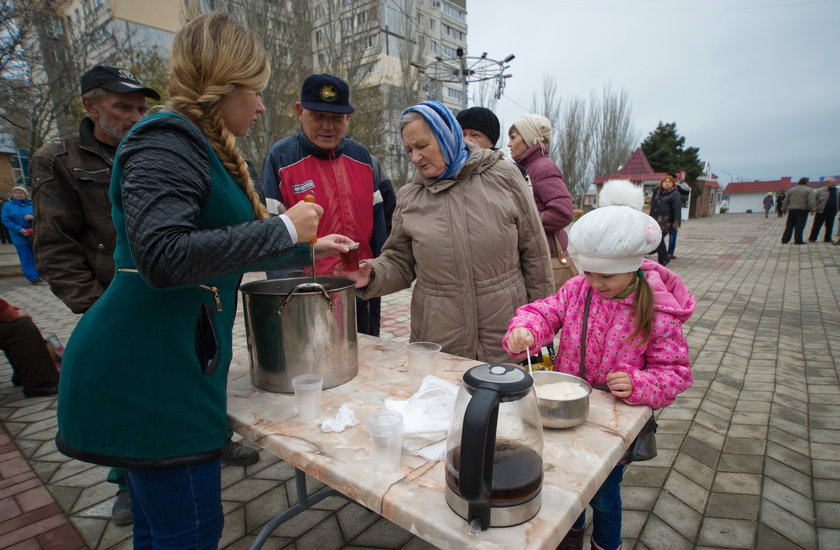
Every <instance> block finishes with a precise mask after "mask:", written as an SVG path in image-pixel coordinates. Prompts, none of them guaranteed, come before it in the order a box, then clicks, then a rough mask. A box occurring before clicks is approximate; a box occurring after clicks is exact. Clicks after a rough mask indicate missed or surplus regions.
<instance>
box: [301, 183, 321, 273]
mask: <svg viewBox="0 0 840 550" xmlns="http://www.w3.org/2000/svg"><path fill="white" fill-rule="evenodd" d="M303 200H304V201H306V202H311V203H312V204H315V195H306V196H305V197H304V198H303ZM317 242H318V235H315V236H314V237H312V240H310V241H309V245H310V246H309V255H310V256H311V257H312V282H313V283H316V282H317V281H316V280H315V243H317Z"/></svg>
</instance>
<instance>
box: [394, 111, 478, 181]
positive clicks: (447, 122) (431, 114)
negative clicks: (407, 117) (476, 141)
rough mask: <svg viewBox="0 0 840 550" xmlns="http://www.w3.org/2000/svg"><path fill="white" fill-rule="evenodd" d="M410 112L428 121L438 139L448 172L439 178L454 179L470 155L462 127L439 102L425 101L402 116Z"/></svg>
mask: <svg viewBox="0 0 840 550" xmlns="http://www.w3.org/2000/svg"><path fill="white" fill-rule="evenodd" d="M409 111H416V112H418V113H420V115H421V116H422V117H423V118H424V119H425V120H426V122H427V123H428V124H429V126H430V127H431V129H432V133H434V135H435V139H437V142H438V145H439V146H440V150H441V152H442V153H443V160H444V161H445V162H446V170H444V171H443V173H442V174H441V175H439V176H438V177H437V179H439V180H445V179H449V178H452V177H453V176H455V175H456V174H458V172H460V171H461V168H463V166H464V164H466V163H467V159H469V158H470V153H469V151H467V145H466V143H464V133H463V131H462V130H461V125H460V124H458V121H457V120H455V117H454V116H452V113H451V112H449V109H448V108H447V107H446V105H444V104H443V103H441V102H439V101H423V102H422V103H418V104H417V105H414V106H413V107H409V108H408V109H406V110H404V111H403V112H402V114H406V113H407V112H409Z"/></svg>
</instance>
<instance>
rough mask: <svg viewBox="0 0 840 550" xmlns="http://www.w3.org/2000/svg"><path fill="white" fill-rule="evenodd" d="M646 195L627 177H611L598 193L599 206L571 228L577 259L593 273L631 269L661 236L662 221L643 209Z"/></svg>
mask: <svg viewBox="0 0 840 550" xmlns="http://www.w3.org/2000/svg"><path fill="white" fill-rule="evenodd" d="M644 201H645V195H644V190H643V189H642V187H641V186H640V185H634V184H633V183H632V182H630V181H628V180H609V181H607V182H606V183H604V185H603V187H602V188H601V194H600V196H599V203H600V208H596V209H595V210H593V211H591V212H588V213H587V214H584V215H583V216H581V217H580V219H578V221H576V222H575V224H574V225H573V226H572V229H571V231H569V243H570V244H571V245H572V246H573V247H574V248H575V250H576V251H577V261H578V264H580V267H581V268H583V270H584V271H588V272H590V273H603V274H613V273H630V272H631V271H636V270H638V269H639V268H640V267H641V265H642V260H644V258H645V254H647V253H649V252H651V251H652V250H655V249H656V247H657V246H658V245H659V242H660V241H661V240H662V230H661V229H659V224H658V223H657V222H656V220H654V219H653V218H651V217H650V216H648V215H647V214H645V213H644V212H642V207H643V206H644Z"/></svg>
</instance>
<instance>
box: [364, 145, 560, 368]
mask: <svg viewBox="0 0 840 550" xmlns="http://www.w3.org/2000/svg"><path fill="white" fill-rule="evenodd" d="M468 147H469V151H470V158H469V160H468V161H467V163H466V164H465V165H464V167H463V168H462V169H461V171H460V172H459V173H458V176H457V177H456V179H454V180H436V179H428V178H425V177H423V176H422V174H420V173H419V172H418V173H417V174H416V175H415V177H414V180H413V181H412V182H411V183H409V184H407V185H405V186H404V187H403V188H402V189H400V190H399V192H398V194H397V208H396V210H395V211H394V217H393V226H392V229H391V236H390V237H389V238H388V240H387V241H386V242H385V246H384V248H383V249H382V255H381V256H380V257H378V258H376V259H375V260H373V272H372V275H373V278H372V280H371V282H370V284H369V285H368V287H367V288H366V289H365V290H364V292H363V296H364V297H365V298H370V297H373V296H382V295H385V294H390V293H392V292H396V291H398V290H402V289H404V288H408V287H409V286H410V285H411V282H412V281H414V280H415V279H416V281H417V283H416V286H415V288H414V293H413V295H412V297H411V341H412V342H415V341H417V342H420V341H426V342H437V343H438V344H440V345H441V346H442V347H443V351H444V352H446V353H451V354H453V355H458V356H461V357H468V358H471V359H477V360H480V361H488V362H493V361H495V362H510V361H512V359H511V358H510V357H509V356H508V355H507V354H506V353H505V352H504V350H503V349H502V337H503V336H504V334H505V330H506V329H507V326H508V322H509V321H510V319H511V318H512V317H513V315H514V312H515V311H516V308H517V307H519V306H521V305H523V304H525V303H528V302H532V301H534V300H537V299H540V298H544V297H546V296H548V295H550V294H552V293H553V292H554V286H553V285H554V281H553V278H552V273H551V269H550V261H549V256H548V247H547V244H546V240H545V235H544V234H543V231H542V225H541V223H540V219H539V215H538V214H537V210H536V207H535V206H534V199H533V197H532V196H531V192H530V191H529V190H528V187H527V184H526V183H525V180H524V179H523V178H522V175H521V173H520V172H519V170H518V169H517V168H516V166H514V165H513V164H512V163H510V162H506V161H505V160H503V159H502V154H501V152H499V151H490V150H484V149H480V148H478V147H476V146H474V145H472V144H469V145H468Z"/></svg>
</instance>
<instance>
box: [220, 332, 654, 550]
mask: <svg viewBox="0 0 840 550" xmlns="http://www.w3.org/2000/svg"><path fill="white" fill-rule="evenodd" d="M358 344H359V374H358V375H357V376H356V377H355V378H353V379H352V380H350V381H349V382H347V383H345V384H342V385H340V386H337V387H334V388H331V389H328V390H325V391H324V392H323V397H322V412H323V414H322V417H321V420H324V419H327V418H330V417H333V416H335V414H336V412H337V411H338V408H339V407H340V406H341V405H342V404H343V403H349V404H350V406H351V408H352V409H353V411H354V412H355V414H356V416H357V417H358V418H359V420H361V423H360V424H358V425H356V426H353V427H350V428H348V429H346V430H345V431H344V432H342V433H325V432H322V431H321V429H320V425H319V423H318V421H301V420H299V418H298V417H297V413H296V410H295V404H294V396H293V395H290V394H281V393H272V392H266V391H262V390H259V389H257V388H255V387H254V386H253V385H252V384H251V378H250V370H249V361H248V356H247V354H244V353H243V354H239V355H237V356H235V357H234V359H233V362H232V363H231V367H230V375H229V384H228V416H229V418H230V424H231V427H232V428H233V429H234V430H235V431H236V432H238V433H239V434H241V435H242V436H243V437H246V438H247V439H249V440H251V441H253V442H255V443H257V444H258V445H260V446H261V447H262V448H264V449H265V450H266V451H268V452H270V453H273V454H274V455H276V456H278V457H280V458H282V459H283V460H285V461H287V462H289V463H290V464H292V465H293V466H295V467H297V468H299V469H301V470H303V471H304V472H306V474H307V475H310V476H312V477H314V478H316V479H318V480H319V481H321V482H322V483H324V484H326V485H329V486H331V487H333V488H335V489H337V490H338V491H340V492H341V493H343V494H344V495H346V496H347V497H349V498H351V499H353V500H354V501H356V502H358V503H360V504H362V505H363V506H365V507H367V508H369V509H371V510H373V511H374V512H376V513H378V514H380V515H381V516H383V517H385V518H387V519H389V520H391V521H393V522H394V523H396V524H397V525H399V526H401V527H403V528H404V529H406V530H408V531H410V532H411V533H414V534H415V535H417V536H419V537H421V538H423V539H425V540H426V541H428V542H430V543H431V544H433V545H435V546H437V547H439V548H442V549H454V548H465V547H467V545H469V547H471V548H477V549H495V548H499V549H501V548H534V549H537V548H545V549H553V548H555V547H556V546H557V544H559V542H560V540H561V539H562V538H563V536H564V534H565V533H566V532H567V531H568V530H569V528H570V527H571V525H572V523H573V522H574V520H575V519H576V518H577V516H578V515H579V514H580V512H581V510H583V508H584V506H585V505H586V503H587V502H588V501H589V500H590V498H591V497H592V496H593V495H594V494H595V491H596V490H597V489H598V487H599V486H600V484H601V483H602V482H603V480H604V479H605V478H606V477H607V475H608V474H609V472H610V470H611V469H612V467H613V466H614V465H615V464H616V462H618V460H619V459H620V458H621V456H622V455H623V454H624V451H625V449H626V448H627V447H628V446H629V444H630V443H631V442H632V440H633V438H634V437H635V435H636V434H637V433H638V432H639V430H641V428H642V426H643V425H644V423H645V421H646V419H647V417H648V416H649V415H650V409H648V408H647V407H632V406H629V405H626V404H625V403H623V402H621V401H619V400H617V399H615V398H614V397H612V396H611V395H609V394H606V393H603V392H600V391H593V392H592V396H591V398H590V408H589V416H588V417H587V419H586V421H585V422H584V423H583V424H581V425H579V426H577V427H575V428H571V429H565V430H552V429H545V430H543V437H544V451H543V462H544V467H545V477H544V485H543V490H542V508H541V509H540V512H539V513H538V514H537V515H536V516H535V517H534V518H533V519H531V520H530V521H528V522H526V523H524V524H522V525H517V526H513V527H503V528H490V529H488V530H486V531H482V532H481V533H479V534H477V535H470V534H469V533H468V530H467V523H466V521H465V520H464V519H462V518H461V517H460V516H458V515H457V514H455V512H453V511H452V510H450V508H449V506H448V505H447V504H446V502H445V500H444V490H445V487H446V482H445V481H444V464H443V462H429V461H426V460H425V459H423V458H421V457H419V456H413V455H409V454H406V453H403V456H402V466H401V468H400V470H399V471H398V472H395V473H392V474H384V473H380V472H377V471H374V469H372V468H371V466H370V441H369V436H368V432H367V428H366V427H365V420H366V419H367V417H368V415H369V414H371V413H372V412H373V411H374V410H376V409H377V408H380V407H382V406H383V404H384V401H385V399H398V400H404V399H408V398H409V397H410V395H411V391H410V390H409V389H408V388H407V386H408V373H407V372H405V370H404V365H405V359H406V353H405V350H404V347H403V346H404V344H399V343H394V342H390V341H386V340H382V339H380V338H375V337H371V336H365V335H361V334H360V335H359V342H358ZM439 358H440V359H439V362H438V373H437V376H438V377H440V378H442V379H444V380H448V381H450V382H453V383H455V384H460V382H461V375H462V374H463V372H464V371H466V370H467V369H468V368H470V367H472V366H474V365H477V364H479V363H478V362H476V361H473V360H468V359H463V358H459V357H455V356H451V355H445V354H440V356H439ZM279 512H280V510H278V513H279Z"/></svg>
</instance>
